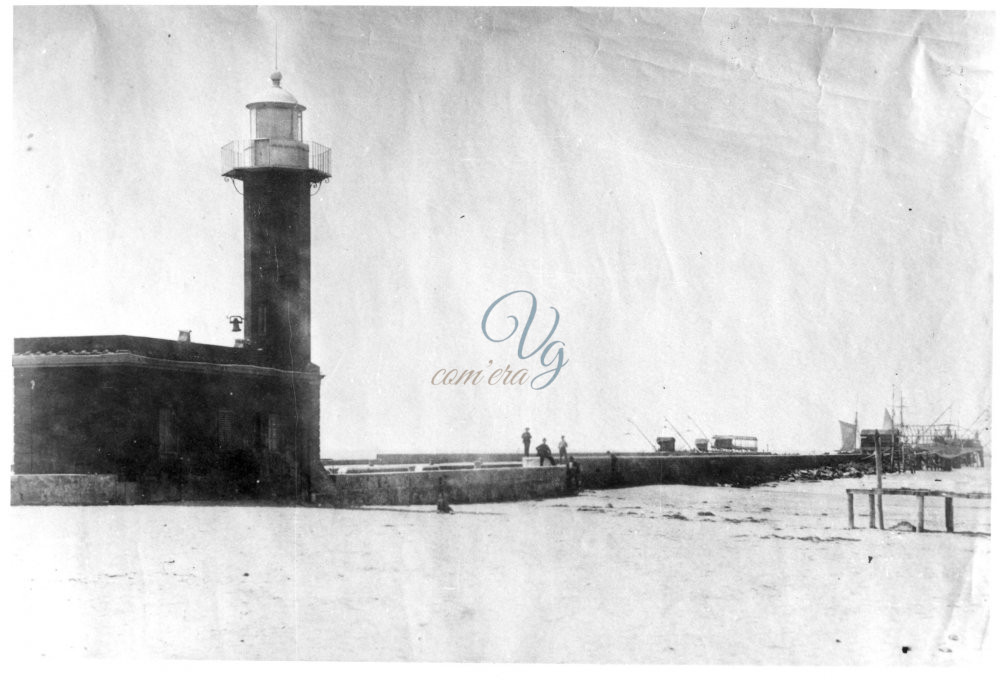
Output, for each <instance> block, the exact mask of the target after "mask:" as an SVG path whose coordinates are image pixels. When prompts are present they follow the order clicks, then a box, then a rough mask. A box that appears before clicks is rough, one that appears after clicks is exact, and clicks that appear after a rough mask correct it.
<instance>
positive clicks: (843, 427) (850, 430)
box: [837, 420, 858, 451]
mask: <svg viewBox="0 0 1000 680" xmlns="http://www.w3.org/2000/svg"><path fill="white" fill-rule="evenodd" d="M837 422H839V423H840V450H841V451H853V450H854V442H855V441H857V437H858V428H857V426H856V425H855V424H854V423H845V422H844V421H843V420H839V421H837Z"/></svg>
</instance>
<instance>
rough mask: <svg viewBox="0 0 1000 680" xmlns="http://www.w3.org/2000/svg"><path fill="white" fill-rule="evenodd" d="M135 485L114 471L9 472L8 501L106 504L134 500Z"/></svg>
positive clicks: (55, 503) (21, 502)
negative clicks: (126, 481)
mask: <svg viewBox="0 0 1000 680" xmlns="http://www.w3.org/2000/svg"><path fill="white" fill-rule="evenodd" d="M135 487H136V485H135V484H131V485H130V484H124V483H123V484H119V483H118V480H117V478H116V477H115V476H114V475H11V478H10V504H11V505H108V504H109V503H134V502H136V496H137V493H136V488H135Z"/></svg>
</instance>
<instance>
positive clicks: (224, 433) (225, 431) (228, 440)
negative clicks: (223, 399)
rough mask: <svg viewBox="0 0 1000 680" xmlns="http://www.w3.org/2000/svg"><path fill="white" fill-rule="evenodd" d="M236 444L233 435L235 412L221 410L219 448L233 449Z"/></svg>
mask: <svg viewBox="0 0 1000 680" xmlns="http://www.w3.org/2000/svg"><path fill="white" fill-rule="evenodd" d="M235 445H236V439H235V438H234V437H233V412H232V411H227V410H225V409H223V410H221V411H219V448H220V449H222V450H227V449H231V448H233V447H234V446H235Z"/></svg>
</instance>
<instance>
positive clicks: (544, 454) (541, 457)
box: [535, 437, 556, 467]
mask: <svg viewBox="0 0 1000 680" xmlns="http://www.w3.org/2000/svg"><path fill="white" fill-rule="evenodd" d="M535 450H536V451H538V467H545V461H546V460H547V461H549V465H551V466H552V467H555V466H556V459H555V458H553V457H552V449H550V448H549V445H548V444H546V443H545V438H544V437H543V438H542V443H541V444H539V445H538V448H536V449H535Z"/></svg>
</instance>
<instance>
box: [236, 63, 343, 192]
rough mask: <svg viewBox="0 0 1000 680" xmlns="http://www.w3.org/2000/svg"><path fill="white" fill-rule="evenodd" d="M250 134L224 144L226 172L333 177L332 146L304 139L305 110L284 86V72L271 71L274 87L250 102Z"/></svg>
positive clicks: (314, 179)
mask: <svg viewBox="0 0 1000 680" xmlns="http://www.w3.org/2000/svg"><path fill="white" fill-rule="evenodd" d="M247 108H248V109H250V138H249V139H238V140H235V141H232V142H230V143H229V144H226V145H225V146H224V147H223V148H222V174H223V176H225V177H227V178H229V179H240V180H242V179H245V178H246V175H247V173H249V172H259V171H264V170H302V171H305V174H306V178H307V179H308V180H309V181H310V182H311V183H313V184H318V183H320V182H323V181H324V180H326V179H328V178H329V177H330V149H329V148H327V147H325V146H323V145H322V144H317V143H315V142H308V143H307V142H304V141H303V139H302V112H303V111H305V110H306V107H304V106H302V105H301V104H299V102H298V100H297V99H296V98H295V97H293V96H292V94H291V93H290V92H288V90H285V89H284V88H282V87H281V72H280V71H275V72H274V73H272V74H271V87H269V88H268V89H267V90H266V91H265V92H263V93H262V94H261V95H260V96H258V97H257V98H255V99H254V100H253V101H252V102H250V103H249V104H247Z"/></svg>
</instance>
